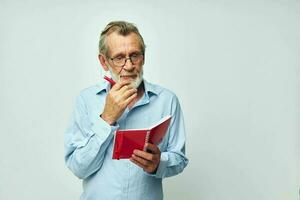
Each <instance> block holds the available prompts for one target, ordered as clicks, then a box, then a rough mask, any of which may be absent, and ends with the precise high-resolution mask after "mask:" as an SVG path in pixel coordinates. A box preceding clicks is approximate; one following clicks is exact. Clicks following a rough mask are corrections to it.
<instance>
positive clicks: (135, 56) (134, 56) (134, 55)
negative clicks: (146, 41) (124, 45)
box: [130, 54, 138, 59]
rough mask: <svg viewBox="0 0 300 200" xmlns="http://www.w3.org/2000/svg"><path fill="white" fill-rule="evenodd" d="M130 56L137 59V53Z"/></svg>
mask: <svg viewBox="0 0 300 200" xmlns="http://www.w3.org/2000/svg"><path fill="white" fill-rule="evenodd" d="M130 57H131V58H132V59H137V57H138V55H137V54H132V55H131V56H130Z"/></svg>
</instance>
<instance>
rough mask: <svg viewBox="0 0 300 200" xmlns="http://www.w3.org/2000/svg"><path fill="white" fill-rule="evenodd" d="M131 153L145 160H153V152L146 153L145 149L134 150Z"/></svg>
mask: <svg viewBox="0 0 300 200" xmlns="http://www.w3.org/2000/svg"><path fill="white" fill-rule="evenodd" d="M133 155H134V156H137V157H140V158H143V159H146V160H149V161H152V160H153V154H151V153H147V152H145V151H140V150H134V151H133Z"/></svg>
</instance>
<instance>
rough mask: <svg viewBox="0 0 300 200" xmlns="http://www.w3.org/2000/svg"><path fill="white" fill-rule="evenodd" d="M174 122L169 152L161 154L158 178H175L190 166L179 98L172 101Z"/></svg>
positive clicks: (170, 131)
mask: <svg viewBox="0 0 300 200" xmlns="http://www.w3.org/2000/svg"><path fill="white" fill-rule="evenodd" d="M171 114H172V120H171V124H170V128H169V137H168V146H167V150H166V151H164V152H161V157H160V163H159V166H158V168H157V170H156V173H155V174H148V173H147V174H148V175H150V176H155V177H156V178H165V177H170V176H174V175H176V174H179V173H181V172H182V171H183V169H184V168H185V167H186V166H187V164H188V159H187V157H186V156H185V139H186V136H185V126H184V119H183V114H182V111H181V107H180V104H179V101H178V99H177V97H176V96H175V97H174V98H173V100H172V107H171Z"/></svg>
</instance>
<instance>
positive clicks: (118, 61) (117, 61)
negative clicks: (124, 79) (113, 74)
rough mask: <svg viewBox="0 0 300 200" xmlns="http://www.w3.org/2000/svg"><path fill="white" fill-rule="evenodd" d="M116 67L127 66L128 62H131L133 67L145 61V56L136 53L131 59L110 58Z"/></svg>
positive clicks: (122, 57) (121, 57)
mask: <svg viewBox="0 0 300 200" xmlns="http://www.w3.org/2000/svg"><path fill="white" fill-rule="evenodd" d="M109 59H110V60H111V61H112V62H113V64H114V65H116V66H118V67H123V66H124V65H125V64H126V61H127V60H130V62H131V63H132V64H133V65H136V64H138V63H139V62H141V61H142V60H143V59H144V55H143V54H142V53H134V54H132V55H131V56H129V57H124V56H117V57H114V58H109Z"/></svg>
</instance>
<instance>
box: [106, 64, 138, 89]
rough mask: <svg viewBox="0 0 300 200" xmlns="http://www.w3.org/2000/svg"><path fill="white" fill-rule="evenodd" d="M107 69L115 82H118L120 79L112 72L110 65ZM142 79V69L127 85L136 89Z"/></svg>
mask: <svg viewBox="0 0 300 200" xmlns="http://www.w3.org/2000/svg"><path fill="white" fill-rule="evenodd" d="M108 69H109V72H110V75H111V78H112V79H113V80H114V81H115V82H116V83H120V81H121V78H120V76H118V75H117V74H115V73H113V71H112V70H111V67H109V68H108ZM142 81H143V70H142V71H141V72H140V73H139V75H138V77H137V78H136V79H135V80H134V81H133V82H132V83H130V84H129V86H131V87H133V88H136V89H137V88H138V87H139V86H140V84H141V83H142Z"/></svg>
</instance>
